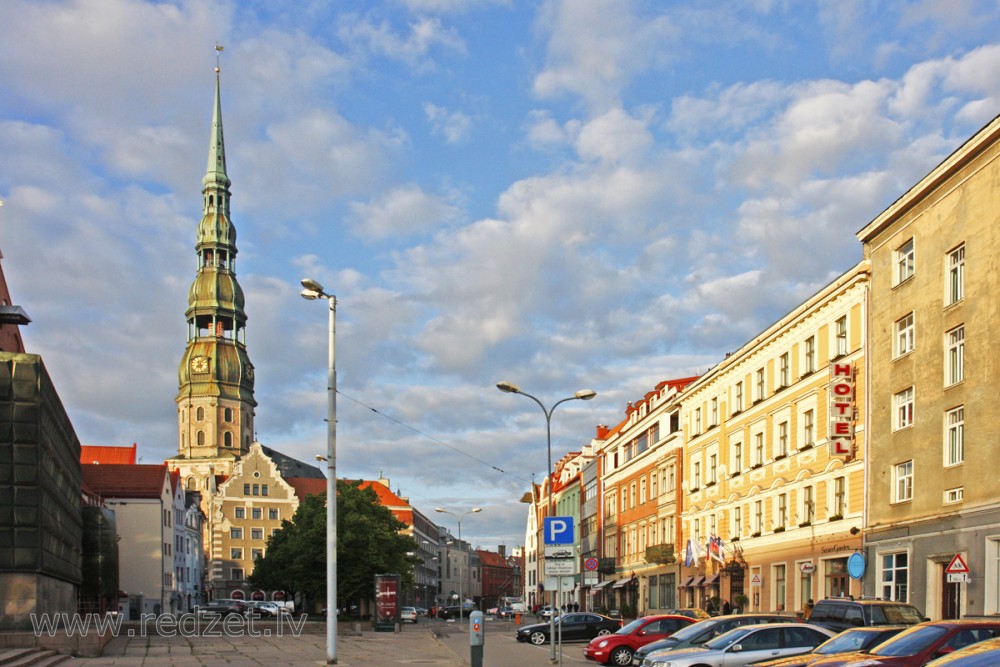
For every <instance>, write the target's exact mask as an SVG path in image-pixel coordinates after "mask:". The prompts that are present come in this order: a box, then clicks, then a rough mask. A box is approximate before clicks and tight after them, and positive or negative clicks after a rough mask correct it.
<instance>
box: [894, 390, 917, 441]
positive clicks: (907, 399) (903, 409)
mask: <svg viewBox="0 0 1000 667" xmlns="http://www.w3.org/2000/svg"><path fill="white" fill-rule="evenodd" d="M913 404H914V391H913V387H907V388H906V389H904V390H903V391H901V392H898V393H897V394H895V395H894V396H893V397H892V408H893V418H892V420H893V421H892V426H893V430H894V431H898V430H900V429H903V428H909V427H910V426H913V418H914V409H913Z"/></svg>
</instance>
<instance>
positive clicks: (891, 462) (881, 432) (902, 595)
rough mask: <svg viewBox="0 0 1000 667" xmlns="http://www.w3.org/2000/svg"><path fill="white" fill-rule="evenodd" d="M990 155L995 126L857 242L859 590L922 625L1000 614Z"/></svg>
mask: <svg viewBox="0 0 1000 667" xmlns="http://www.w3.org/2000/svg"><path fill="white" fill-rule="evenodd" d="M998 158H1000V119H994V120H993V121H992V122H991V123H989V124H988V125H986V126H985V127H984V128H982V129H981V130H980V131H979V132H978V133H977V134H976V135H975V136H973V137H972V138H971V139H969V140H968V141H967V142H966V143H965V144H964V145H963V146H961V147H960V148H959V149H958V150H956V151H955V152H954V153H952V154H951V155H950V156H949V157H948V158H947V159H946V160H945V161H944V162H942V163H941V164H940V165H938V167H937V168H935V169H934V170H933V171H932V172H930V173H929V174H928V175H927V176H926V177H924V178H923V179H922V180H921V181H920V182H918V183H917V184H916V185H914V186H913V187H912V188H911V189H910V190H909V191H908V192H906V193H905V194H904V195H903V196H902V197H900V198H899V199H898V200H897V201H896V202H895V203H894V204H893V205H892V206H891V207H889V208H888V209H886V210H885V211H884V212H883V213H882V214H881V215H880V216H878V217H877V218H876V219H875V220H873V221H872V222H871V223H870V224H868V225H867V226H866V227H865V228H864V229H862V230H861V231H860V232H858V238H859V239H860V240H861V241H862V243H863V244H864V254H865V257H866V258H867V259H868V260H869V261H870V262H871V267H872V269H871V305H870V309H869V313H870V323H869V327H868V328H869V342H868V349H869V355H868V358H869V366H870V368H871V397H872V400H871V401H870V402H869V411H870V412H869V416H868V419H867V421H868V423H869V425H870V428H869V435H870V443H871V444H870V448H869V451H870V455H869V475H868V478H869V507H868V526H867V528H866V543H867V547H868V552H869V556H870V565H871V567H870V568H869V573H868V576H867V577H866V578H865V592H866V593H867V594H870V595H877V596H879V597H885V598H890V599H894V600H900V601H905V602H910V603H912V604H914V605H916V606H917V607H918V608H919V609H921V610H923V611H924V613H925V614H926V615H927V616H929V617H931V618H958V617H961V616H965V615H968V614H996V613H998V612H1000V493H998V492H997V489H998V483H1000V480H998V474H997V466H996V464H995V461H996V460H997V457H998V455H1000V417H998V416H997V410H996V406H995V405H994V404H993V400H994V399H995V398H996V391H997V378H998V375H997V367H996V362H995V355H996V350H997V349H998V345H1000V329H998V327H997V323H998V322H1000V300H998V298H997V292H998V288H1000V274H998V272H997V266H996V262H997V260H996V258H997V257H998V256H1000V188H998V187H997V184H998V183H1000V161H998ZM956 557H958V559H959V561H961V562H956V563H955V566H953V567H951V568H949V566H952V564H953V561H955V560H956ZM962 565H964V566H966V567H965V568H963V567H962ZM949 569H953V570H956V572H953V573H949V572H948V570H949ZM963 569H967V570H968V572H962V570H963ZM951 574H954V575H955V576H950V575H951Z"/></svg>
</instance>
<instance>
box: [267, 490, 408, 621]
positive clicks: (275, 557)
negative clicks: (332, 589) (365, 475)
mask: <svg viewBox="0 0 1000 667" xmlns="http://www.w3.org/2000/svg"><path fill="white" fill-rule="evenodd" d="M405 527H406V524H404V523H403V522H402V521H399V520H398V519H396V517H395V516H393V514H392V512H391V511H389V509H388V508H386V507H383V506H382V505H381V504H380V503H379V501H378V495H377V494H376V493H375V490H374V489H372V488H370V487H369V488H367V489H362V488H361V486H360V482H354V483H352V482H345V481H343V480H338V481H337V601H338V605H340V606H341V607H343V606H346V605H347V603H348V602H351V601H354V602H358V601H361V600H370V599H372V598H373V591H374V585H375V575H376V574H386V573H392V574H398V575H400V586H401V590H404V591H405V590H407V589H409V588H410V587H412V585H413V564H414V563H415V562H416V558H415V557H414V556H411V555H408V552H413V551H415V548H416V544H415V542H414V541H413V539H412V538H410V537H407V536H405V535H401V534H400V532H399V531H400V530H403V529H404V528H405ZM325 552H326V494H321V495H314V496H307V497H306V498H305V499H303V500H302V501H301V502H300V503H299V507H298V509H297V510H296V511H295V516H293V517H292V520H291V521H287V520H286V521H282V523H281V529H280V530H279V531H277V532H276V533H274V535H272V536H271V537H270V538H269V539H268V542H267V551H266V555H265V556H264V558H260V559H258V560H256V561H255V562H254V571H253V573H252V574H251V575H250V577H249V580H250V583H251V585H253V586H254V587H257V588H263V589H266V590H284V591H288V592H289V593H292V594H295V593H301V594H303V595H304V596H305V597H306V598H307V599H309V600H312V601H318V600H322V599H324V598H325V597H326V556H325Z"/></svg>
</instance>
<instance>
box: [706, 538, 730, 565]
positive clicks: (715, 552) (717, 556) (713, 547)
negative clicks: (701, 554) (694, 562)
mask: <svg viewBox="0 0 1000 667" xmlns="http://www.w3.org/2000/svg"><path fill="white" fill-rule="evenodd" d="M708 555H709V556H710V557H711V558H712V559H714V560H717V561H719V562H720V563H725V562H726V552H725V544H723V542H722V538H721V537H713V538H712V539H711V540H709V541H708Z"/></svg>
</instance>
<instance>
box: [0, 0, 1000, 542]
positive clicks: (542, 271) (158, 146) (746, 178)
mask: <svg viewBox="0 0 1000 667" xmlns="http://www.w3.org/2000/svg"><path fill="white" fill-rule="evenodd" d="M709 4H711V6H710V7H709V8H706V6H707V5H709ZM998 34H1000V7H998V6H997V4H996V3H995V2H985V1H982V2H980V1H974V0H966V1H962V0H950V1H947V2H945V1H929V0H920V1H917V0H915V1H900V2H878V3H875V2H861V1H851V0H841V1H837V2H818V3H809V2H790V1H788V2H781V1H779V0H758V1H752V0H748V1H745V2H719V3H697V2H690V3H683V2H652V1H649V2H641V1H633V2H628V1H625V0H619V1H615V2H610V1H607V2H605V1H600V0H565V1H562V2H560V1H555V0H553V1H541V2H514V1H510V2H504V1H499V0H498V1H493V0H465V1H459V0H395V1H392V0H389V1H385V2H374V1H372V2H367V1H366V2H295V3H291V2H288V3H281V2H265V1H263V0H261V1H258V2H222V1H218V2H212V1H202V0H188V1H177V2H141V1H139V0H75V1H60V0H41V1H38V0H33V1H27V0H24V1H22V0H3V1H2V2H0V89H2V90H3V91H4V92H3V95H0V155H3V160H0V199H3V201H4V206H3V207H2V208H0V251H2V252H3V255H4V260H3V267H4V271H5V274H6V276H7V280H8V283H9V285H10V288H11V292H12V295H13V298H14V301H15V303H17V304H19V305H22V306H23V307H24V308H25V309H26V311H27V312H28V314H29V315H30V316H31V318H32V319H33V323H32V324H31V325H30V326H29V327H27V328H26V329H25V331H24V336H25V341H26V345H27V346H28V347H29V349H30V351H32V352H37V353H40V354H42V355H43V356H44V359H45V363H46V366H47V367H48V369H49V372H50V374H51V375H52V377H53V378H54V380H55V382H56V385H57V388H58V391H59V392H60V395H61V397H62V400H63V402H64V404H65V407H66V409H67V411H68V412H69V414H70V416H71V418H72V420H73V423H74V426H75V428H76V430H77V433H78V435H79V437H80V439H81V441H82V442H84V443H86V444H105V445H128V444H130V443H132V442H138V443H139V451H140V453H141V456H142V458H143V461H145V462H154V461H159V460H162V459H163V458H164V457H166V456H170V455H171V454H173V453H174V452H176V447H177V444H176V443H177V433H176V431H177V427H176V406H175V403H174V398H175V395H176V391H177V365H178V363H179V361H180V358H181V354H182V352H183V349H184V343H185V336H186V328H185V322H184V310H185V307H186V305H187V302H186V300H187V290H188V287H189V286H190V284H191V282H192V280H193V278H194V275H195V269H196V264H195V254H194V242H195V226H196V224H197V221H198V219H199V217H200V202H201V197H200V187H201V178H202V176H203V175H204V172H205V164H206V158H207V150H208V137H209V125H210V121H211V103H212V95H213V86H214V72H213V68H214V66H215V51H214V45H215V43H216V42H218V43H220V44H222V45H224V47H225V50H224V52H223V53H222V59H221V66H222V106H223V119H224V124H225V136H226V150H227V158H228V169H229V176H230V178H231V179H232V181H233V186H232V192H233V200H232V206H233V220H234V223H235V225H236V227H237V231H238V238H237V244H238V249H239V255H238V257H237V261H236V270H237V274H238V278H239V280H240V283H241V285H242V286H243V288H244V291H245V292H246V295H247V307H246V310H247V314H248V317H249V322H248V347H249V353H250V358H251V360H252V361H253V363H254V365H255V366H256V370H257V374H256V377H257V380H256V397H257V400H258V402H259V403H260V405H259V407H258V411H257V427H258V429H259V431H258V439H259V440H260V441H261V442H263V443H264V444H266V445H268V446H271V447H274V448H276V449H279V450H281V451H284V452H287V453H289V454H291V455H294V456H298V457H300V458H302V459H304V460H311V459H312V456H313V455H314V454H315V453H318V452H322V451H324V450H325V444H324V443H325V433H326V431H325V425H324V422H323V418H324V416H325V395H324V387H325V368H326V335H327V332H326V313H325V311H324V310H323V308H321V307H320V306H319V305H317V304H315V303H309V302H306V301H304V300H302V299H301V298H299V296H298V292H299V290H300V287H299V279H300V278H303V277H307V276H308V277H312V278H314V279H316V280H319V281H320V282H321V283H323V284H324V285H325V286H326V287H327V288H328V290H329V291H331V292H333V293H335V294H336V295H337V296H338V299H339V308H338V340H337V353H338V360H337V366H338V383H339V388H340V390H341V392H342V393H343V395H342V396H341V398H340V400H339V402H338V422H339V423H338V464H339V471H340V473H341V474H342V475H344V476H349V477H364V478H369V479H370V478H374V477H376V476H378V475H379V474H380V473H381V474H384V475H385V476H386V477H388V478H389V479H390V480H391V482H392V486H393V488H394V489H398V490H399V491H400V492H401V493H402V494H403V495H404V496H408V497H409V498H410V499H411V501H412V502H413V504H414V505H415V506H416V507H417V508H418V509H421V510H423V511H424V512H426V513H431V514H433V508H434V507H435V506H439V505H440V506H445V507H447V508H450V509H456V510H460V509H462V508H468V507H472V506H474V505H479V506H482V507H483V508H484V511H483V512H482V513H481V514H476V515H473V516H470V517H469V518H467V519H466V520H465V522H464V525H463V536H464V537H467V538H469V539H470V540H472V541H473V542H475V543H476V544H479V545H481V546H484V547H490V548H492V547H494V546H496V545H497V544H498V543H502V544H506V545H508V546H510V545H517V544H521V543H523V540H524V520H525V506H524V505H520V504H519V503H518V502H517V500H518V498H520V496H521V494H522V493H523V492H524V491H525V490H526V488H527V485H528V483H529V481H530V480H531V479H532V475H535V478H536V479H538V478H540V476H541V475H543V474H544V470H545V462H546V457H545V421H544V418H543V416H542V414H541V411H540V410H539V409H538V406H536V405H534V404H533V403H532V402H531V401H530V400H528V399H525V398H523V397H518V396H512V395H507V394H502V393H500V392H499V391H497V390H496V389H495V386H494V385H495V384H496V382H498V381H500V380H508V381H512V382H516V383H518V384H520V385H521V386H522V388H523V389H524V390H525V391H528V392H530V393H532V394H534V395H536V396H538V397H539V398H540V399H541V400H542V401H543V402H545V403H546V404H551V403H553V402H555V401H556V400H558V399H560V398H563V397H565V396H569V395H571V394H572V393H573V392H575V391H576V390H578V389H583V388H592V389H594V390H596V391H597V392H598V397H597V398H596V399H595V400H593V401H588V402H586V403H584V402H572V403H568V404H564V405H561V406H560V407H559V408H558V410H557V411H556V413H555V417H554V420H553V458H555V459H558V458H559V457H560V456H561V455H562V453H564V452H566V451H570V450H575V449H579V447H580V445H581V444H583V443H586V442H589V440H590V438H591V437H592V436H593V434H594V428H595V426H596V425H597V424H600V423H605V424H615V423H617V422H618V421H620V420H621V419H622V417H623V416H624V410H625V406H626V405H627V403H628V401H630V400H635V399H638V398H641V397H642V396H643V395H644V394H645V393H646V392H647V391H649V390H650V389H652V388H653V387H654V386H655V385H656V384H657V383H658V382H660V381H662V380H665V379H669V378H676V377H684V376H688V375H694V374H698V373H701V372H704V371H705V370H706V369H707V368H710V367H711V366H712V365H714V364H715V363H716V362H717V361H718V360H720V359H721V358H722V357H723V356H724V355H725V353H726V352H727V351H730V350H733V349H736V348H737V347H739V346H740V345H742V344H743V343H744V342H745V341H746V340H748V339H749V338H751V337H752V336H753V335H754V334H755V333H757V332H759V331H760V330H762V329H764V328H765V327H766V326H767V325H768V324H770V323H771V322H773V321H774V320H776V319H777V318H779V317H780V316H781V315H783V314H784V313H786V312H788V311H789V310H791V309H792V308H794V307H795V305H797V304H798V303H799V302H801V301H802V300H803V299H804V298H805V297H807V296H808V295H809V294H811V293H813V292H815V291H816V290H817V289H818V288H819V287H821V286H822V285H824V284H826V283H827V282H829V281H830V280H831V279H833V278H834V277H835V276H837V275H839V274H840V273H841V272H843V271H845V270H846V269H848V268H849V267H850V266H852V265H853V264H854V263H855V262H857V261H858V260H859V259H860V258H861V248H860V245H859V244H858V242H857V240H856V238H855V236H854V233H855V232H856V231H857V230H858V229H860V228H861V227H863V226H864V225H865V224H866V223H867V222H868V221H869V220H871V219H872V218H874V217H875V216H876V215H877V214H878V213H879V212H880V211H881V210H882V209H883V208H884V207H885V206H887V205H888V204H889V203H891V202H892V201H893V200H895V199H896V198H897V197H899V196H900V195H901V194H902V193H903V192H905V190H906V189H908V188H909V187H910V186H911V185H912V184H913V183H915V182H916V181H917V180H918V179H919V178H920V177H921V176H923V175H924V174H926V173H927V172H928V171H929V170H930V169H932V168H933V167H934V166H935V165H936V164H937V163H938V162H940V161H941V160H942V159H943V158H944V157H945V156H946V155H948V154H949V153H950V152H951V151H953V150H954V149H955V148H957V147H958V146H959V145H960V144H961V143H962V142H964V141H965V140H966V139H967V138H968V137H969V136H971V135H972V134H973V133H974V132H975V131H976V130H977V129H978V128H979V127H981V126H982V125H984V124H985V123H986V122H988V121H989V120H990V119H991V118H993V117H994V116H996V115H997V114H998V113H1000V40H998V38H997V37H996V36H997V35H998ZM434 516H437V515H434ZM446 518H447V517H446ZM443 523H444V524H445V525H448V523H447V521H444V522H443ZM452 528H454V526H452Z"/></svg>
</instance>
